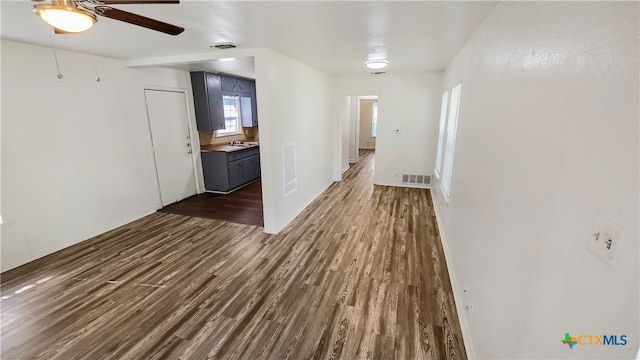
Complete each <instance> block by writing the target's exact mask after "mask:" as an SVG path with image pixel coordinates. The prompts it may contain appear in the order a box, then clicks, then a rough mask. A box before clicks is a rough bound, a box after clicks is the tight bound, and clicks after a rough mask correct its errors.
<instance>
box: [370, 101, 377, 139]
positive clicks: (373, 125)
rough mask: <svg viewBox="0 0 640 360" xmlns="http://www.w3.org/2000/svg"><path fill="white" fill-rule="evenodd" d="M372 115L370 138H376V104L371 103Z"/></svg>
mask: <svg viewBox="0 0 640 360" xmlns="http://www.w3.org/2000/svg"><path fill="white" fill-rule="evenodd" d="M372 113H373V115H372V116H371V137H376V133H377V132H378V103H377V102H374V103H373V112H372Z"/></svg>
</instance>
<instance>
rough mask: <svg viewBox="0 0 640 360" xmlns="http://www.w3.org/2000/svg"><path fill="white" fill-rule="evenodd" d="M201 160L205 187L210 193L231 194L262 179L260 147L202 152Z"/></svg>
mask: <svg viewBox="0 0 640 360" xmlns="http://www.w3.org/2000/svg"><path fill="white" fill-rule="evenodd" d="M201 158H202V170H203V175H204V185H205V188H206V189H207V190H210V191H217V192H229V191H232V190H234V189H236V188H238V187H240V186H242V185H244V184H246V183H248V182H251V181H253V180H255V179H257V178H259V177H260V148H259V147H252V148H249V149H242V150H238V151H232V152H223V151H210V152H202V156H201ZM256 163H257V165H256ZM256 166H257V167H256ZM256 169H257V170H256Z"/></svg>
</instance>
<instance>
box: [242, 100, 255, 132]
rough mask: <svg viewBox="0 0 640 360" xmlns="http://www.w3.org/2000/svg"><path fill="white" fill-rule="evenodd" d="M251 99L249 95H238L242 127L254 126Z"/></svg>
mask: <svg viewBox="0 0 640 360" xmlns="http://www.w3.org/2000/svg"><path fill="white" fill-rule="evenodd" d="M252 104H253V101H252V99H251V97H249V96H240V118H241V119H242V127H254V126H256V125H254V120H253V118H254V114H253V106H252Z"/></svg>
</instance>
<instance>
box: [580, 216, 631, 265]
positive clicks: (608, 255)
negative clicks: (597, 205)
mask: <svg viewBox="0 0 640 360" xmlns="http://www.w3.org/2000/svg"><path fill="white" fill-rule="evenodd" d="M623 235H624V231H623V230H622V228H620V227H619V226H618V225H616V224H614V223H613V222H611V221H609V220H607V219H605V218H602V217H599V216H596V221H595V225H594V228H593V231H591V236H590V237H589V245H588V246H587V248H588V249H589V251H591V252H592V253H593V254H594V255H595V256H596V257H597V258H598V259H600V260H602V261H603V262H604V263H605V264H607V265H609V266H610V267H612V268H613V267H615V265H616V261H617V260H618V254H619V252H620V244H621V241H622V237H623Z"/></svg>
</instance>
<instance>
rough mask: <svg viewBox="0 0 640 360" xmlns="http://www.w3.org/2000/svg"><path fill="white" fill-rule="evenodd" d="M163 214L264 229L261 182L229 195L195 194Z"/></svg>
mask: <svg viewBox="0 0 640 360" xmlns="http://www.w3.org/2000/svg"><path fill="white" fill-rule="evenodd" d="M160 211H161V212H164V213H168V214H178V215H187V216H197V217H203V218H208V219H220V220H227V221H231V222H235V223H240V224H247V225H256V226H264V218H263V215H262V183H261V182H260V180H258V181H256V182H253V183H251V184H249V185H247V186H245V187H243V188H241V189H238V190H236V191H234V192H232V193H231V194H227V195H222V194H213V193H204V194H198V195H194V196H191V197H189V198H186V199H184V200H182V201H178V202H177V203H174V204H171V205H168V206H165V207H164V208H162V209H160Z"/></svg>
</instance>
